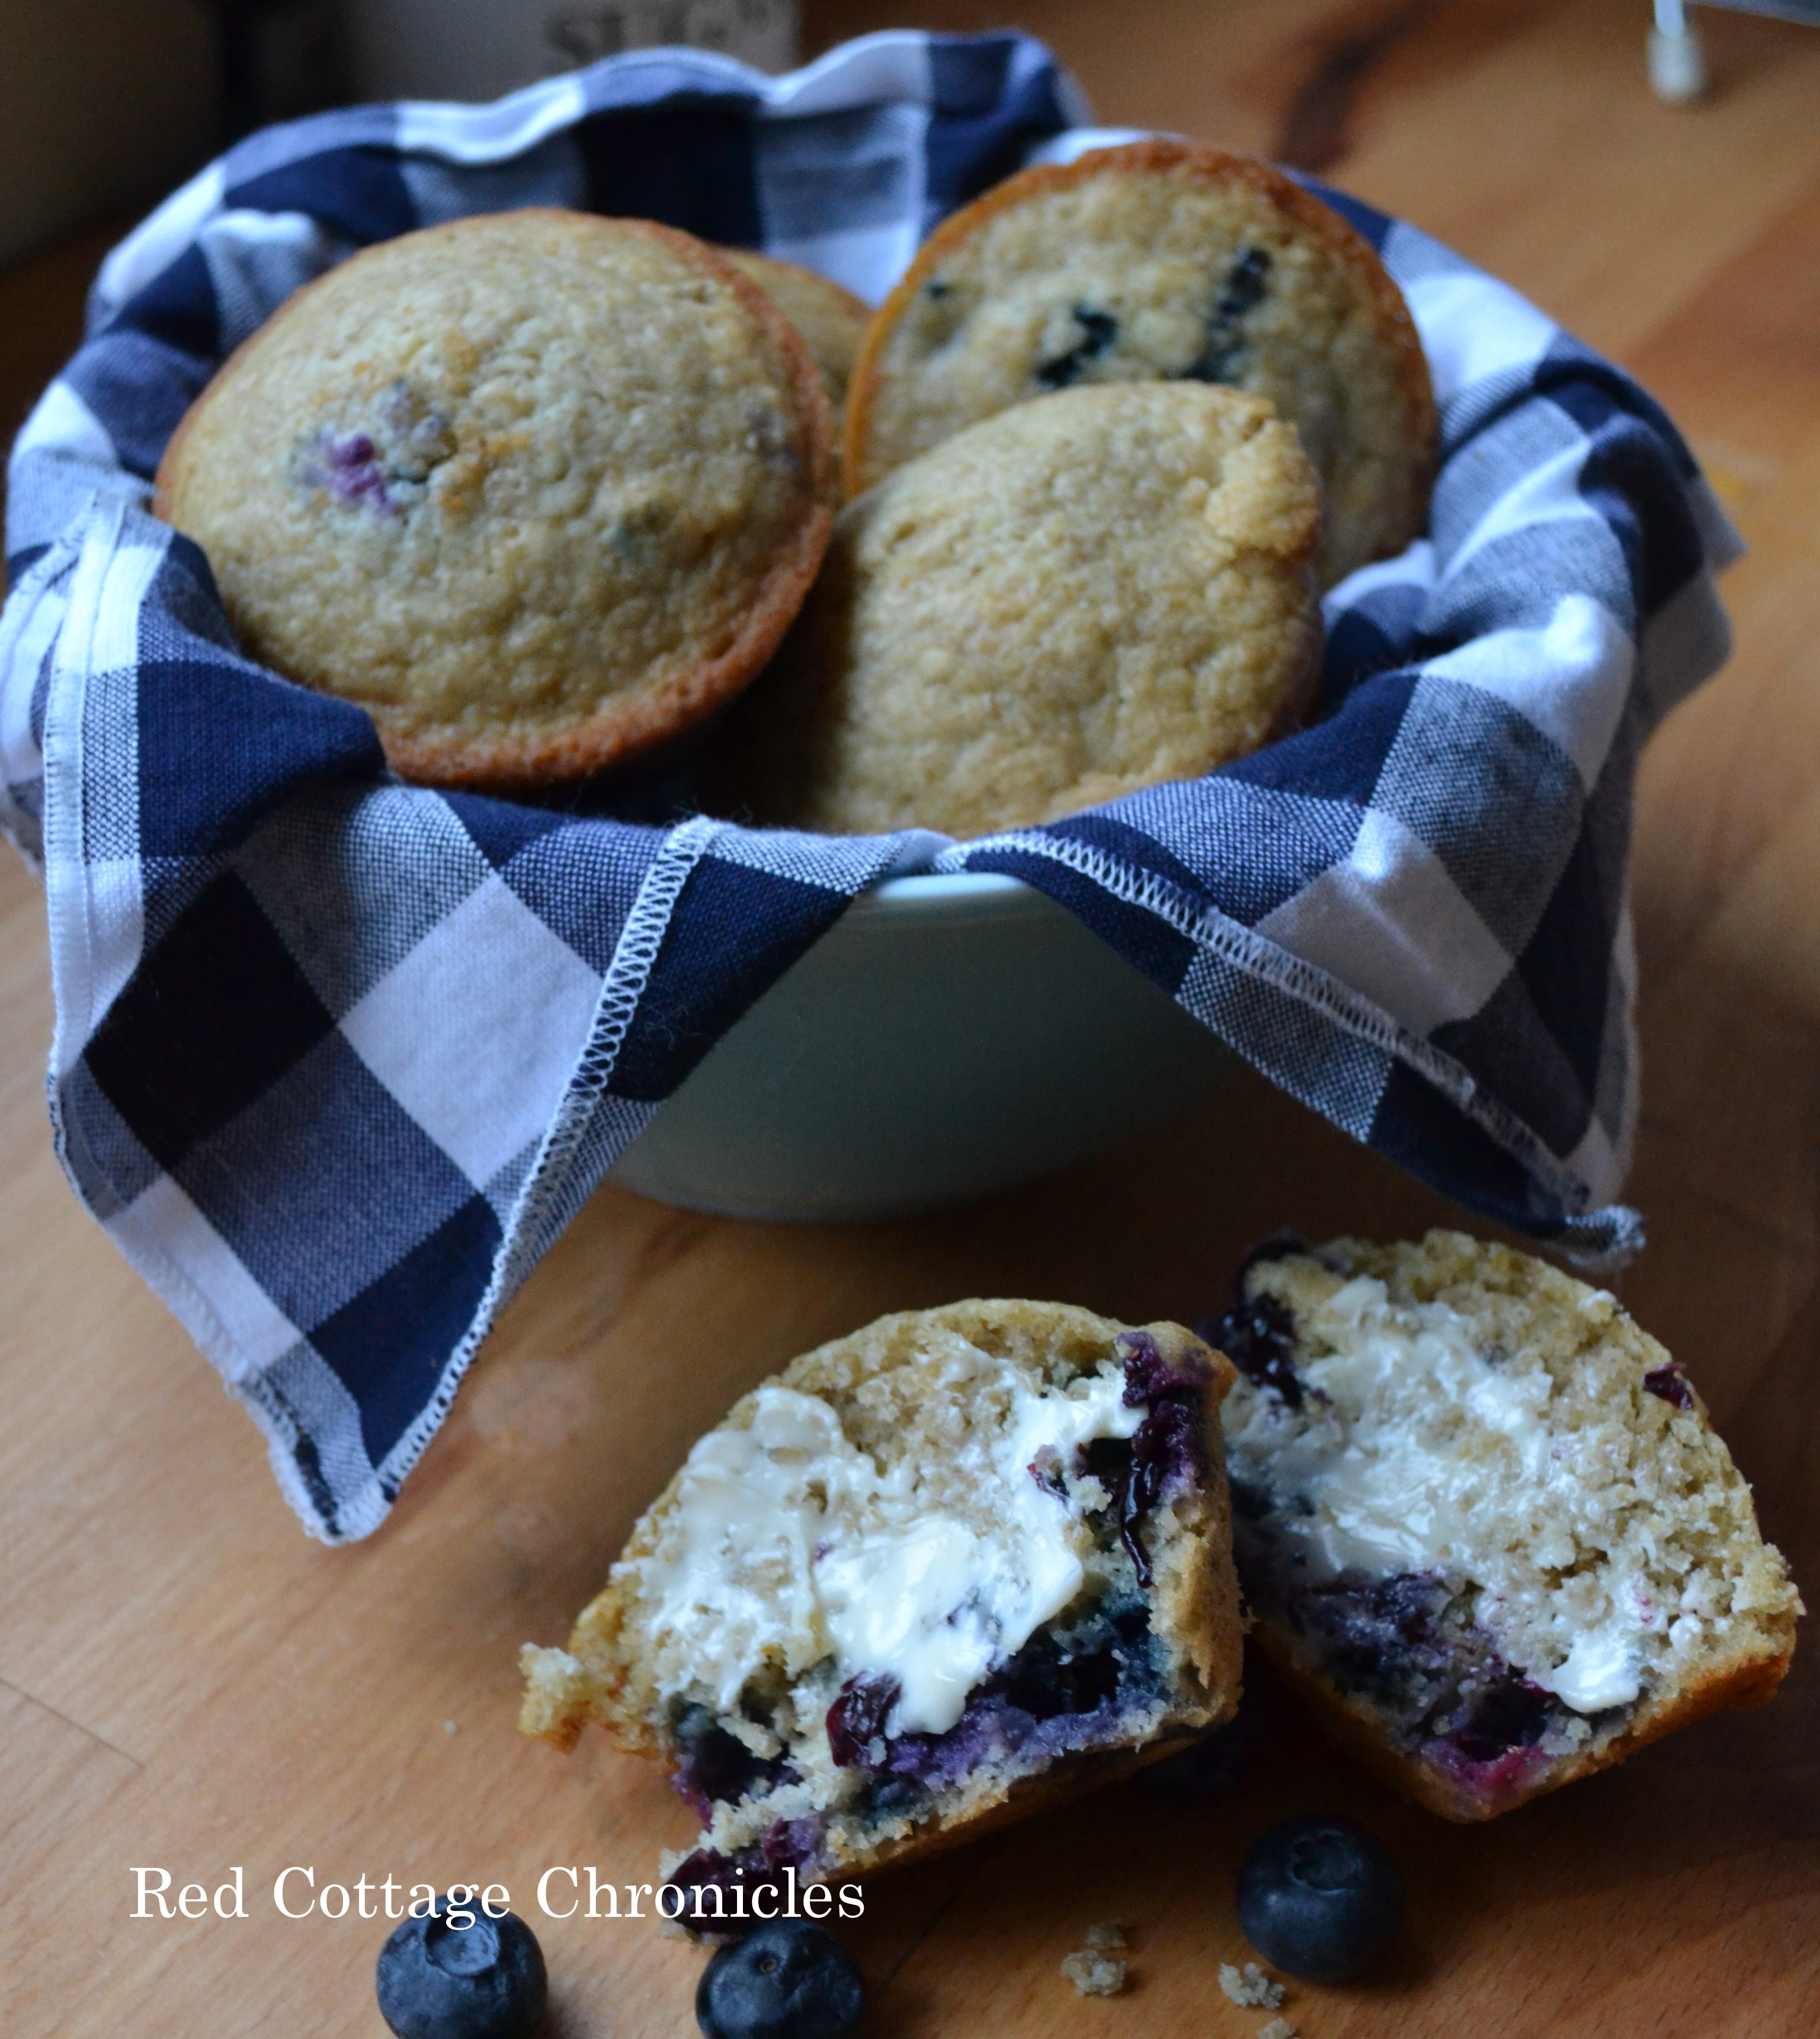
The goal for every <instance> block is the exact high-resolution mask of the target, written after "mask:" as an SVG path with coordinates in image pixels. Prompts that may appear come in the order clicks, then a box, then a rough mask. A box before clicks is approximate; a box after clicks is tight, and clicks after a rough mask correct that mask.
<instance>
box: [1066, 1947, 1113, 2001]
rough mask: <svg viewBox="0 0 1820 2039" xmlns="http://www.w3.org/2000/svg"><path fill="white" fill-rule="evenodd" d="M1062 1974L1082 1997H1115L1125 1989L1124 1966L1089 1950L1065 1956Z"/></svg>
mask: <svg viewBox="0 0 1820 2039" xmlns="http://www.w3.org/2000/svg"><path fill="white" fill-rule="evenodd" d="M1062 1973H1063V1974H1064V1975H1065V1976H1067V1978H1068V1980H1070V1982H1071V1983H1073V1985H1074V1987H1075V1989H1076V1990H1077V1992H1079V1994H1080V1995H1082V1996H1116V1995H1118V1994H1119V1991H1120V1990H1122V1989H1123V1988H1124V1987H1125V1964H1124V1963H1123V1961H1108V1959H1107V1958H1106V1957H1105V1956H1104V1954H1096V1953H1095V1952H1094V1951H1093V1950H1092V1949H1091V1948H1088V1949H1085V1950H1083V1951H1082V1952H1081V1953H1080V1954H1069V1955H1067V1956H1066V1957H1064V1959H1063V1961H1062Z"/></svg>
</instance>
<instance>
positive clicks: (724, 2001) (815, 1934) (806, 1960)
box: [695, 1919, 866, 2039]
mask: <svg viewBox="0 0 1820 2039" xmlns="http://www.w3.org/2000/svg"><path fill="white" fill-rule="evenodd" d="M865 2007H866V1986H865V1984H864V1982H862V1981H861V1979H860V1969H859V1964H858V1963H857V1961H855V1960H854V1959H853V1956H852V1955H851V1954H849V1953H848V1952H847V1950H846V1949H845V1947H843V1946H842V1945H841V1943H840V1942H839V1941H838V1940H837V1939H836V1938H834V1935H833V1934H832V1933H830V1932H828V1931H826V1929H825V1928H823V1927H820V1926H818V1925H815V1923H812V1921H811V1920H809V1919H772V1920H771V1921H770V1922H769V1923H768V1924H766V1925H763V1926H761V1927H759V1928H758V1931H756V1932H755V1933H752V1934H749V1935H747V1938H744V1939H743V1940H739V1941H736V1942H735V1943H734V1944H733V1945H732V1946H728V1947H723V1948H722V1949H721V1950H720V1953H719V1954H716V1956H715V1957H714V1958H713V1960H712V1961H710V1962H709V1964H708V1965H707V1967H706V1968H705V1969H704V1970H703V1971H702V1975H701V1987H700V1988H698V1989H697V1991H696V1992H695V2022H696V2023H697V2025H699V2026H701V2030H702V2031H703V2033H705V2035H706V2039H840V2035H841V2034H842V2033H843V2032H848V2031H850V2030H852V2029H853V2026H855V2025H857V2023H858V2022H859V2018H860V2013H861V2011H864V2009H865Z"/></svg>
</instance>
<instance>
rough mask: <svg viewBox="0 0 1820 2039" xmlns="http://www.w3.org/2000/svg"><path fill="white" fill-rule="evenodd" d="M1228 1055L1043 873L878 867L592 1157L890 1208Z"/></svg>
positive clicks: (701, 1189)
mask: <svg viewBox="0 0 1820 2039" xmlns="http://www.w3.org/2000/svg"><path fill="white" fill-rule="evenodd" d="M1232 1067H1233V1061H1232V1057H1231V1056H1230V1054H1229V1052H1228V1051H1227V1050H1225V1049H1224V1048H1222V1046H1220V1045H1219V1043H1218V1042H1217V1041H1216V1040H1215V1039H1214V1037H1213V1036H1212V1035H1210V1034H1209V1033H1208V1032H1207V1031H1206V1028H1205V1027H1202V1026H1200V1025H1199V1023H1197V1022H1195V1020H1191V1019H1190V1018H1189V1017H1188V1016H1187V1014H1186V1013H1185V1012H1183V1011H1182V1010H1181V1008H1180V1007H1179V1006H1178V1005H1176V1004H1175V1003H1174V1002H1173V1001H1172V1000H1171V999H1169V998H1168V997H1165V995H1164V994H1163V993H1161V992H1160V991H1159V990H1157V989H1156V987H1155V986H1154V985H1152V984H1151V983H1149V981H1148V980H1147V979H1146V978H1142V977H1141V976H1139V975H1138V973H1137V972H1136V971H1135V970H1133V969H1131V968H1130V966H1129V965H1128V964H1127V963H1123V962H1122V961H1121V960H1120V959H1119V957H1118V956H1117V955H1115V954H1114V953H1113V951H1111V949H1109V948H1108V947H1107V946H1106V944H1104V942H1102V941H1100V940H1099V939H1098V938H1097V936H1094V935H1092V934H1089V932H1088V931H1087V930H1086V928H1084V927H1082V926H1081V924H1080V922H1079V921H1077V920H1076V919H1075V918H1074V917H1073V915H1072V914H1070V913H1068V912H1066V910H1065V909H1063V908H1062V907H1060V906H1057V905H1056V904H1055V903H1054V901H1053V900H1051V899H1049V898H1046V897H1045V896H1044V895H1043V894H1042V893H1040V892H1037V891H1035V890H1032V888H1031V887H1028V886H1027V885H1023V884H1020V883H1019V882H1018V881H1017V880H1016V879H1013V878H1001V877H994V876H985V875H982V876H973V875H963V876H957V877H946V878H897V879H891V880H890V881H888V882H887V883H885V884H883V885H881V886H880V887H877V889H876V890H874V891H872V892H869V893H868V894H866V895H865V896H864V898H861V899H859V900H857V901H856V902H854V904H853V906H851V907H850V908H849V909H848V911H847V912H846V913H845V915H844V916H843V917H842V919H841V920H840V921H839V922H838V924H837V925H835V926H834V928H833V929H831V930H830V932H829V933H828V934H827V935H826V936H824V937H823V940H821V941H819V942H818V943H817V944H816V945H815V947H814V948H812V949H811V951H809V953H808V954H807V955H805V956H804V958H803V959H802V960H801V962H800V963H796V965H794V966H792V968H791V969H790V970H788V971H787V972H786V973H785V975H784V976H783V977H782V978H780V979H779V980H778V982H777V983H776V984H775V985H773V986H772V988H771V989H770V990H769V991H768V992H767V993H766V994H765V996H764V997H762V998H761V999H760V1000H759V1001H758V1003H757V1004H755V1005H754V1007H753V1008H752V1009H751V1010H750V1012H748V1013H747V1015H746V1016H745V1017H744V1018H743V1020H740V1021H739V1023H738V1024H737V1025H736V1026H735V1027H733V1028H732V1029H731V1031H729V1032H728V1034H727V1035H726V1036H725V1037H724V1038H723V1039H722V1040H721V1041H720V1042H718V1043H716V1046H714V1048H713V1049H712V1050H710V1052H709V1054H708V1055H707V1057H705V1059H704V1061H702V1062H701V1065H700V1066H699V1067H698V1068H697V1069H696V1071H695V1072H694V1073H693V1075H692V1076H690V1077H689V1079H688V1080H687V1081H686V1082H685V1083H684V1084H682V1086H681V1088H679V1089H678V1091H677V1092H676V1095H674V1097H673V1098H672V1099H671V1100H670V1102H669V1103H667V1104H666V1105H665V1106H664V1107H663V1109H662V1111H659V1113H658V1114H657V1116H656V1118H655V1119H654V1120H653V1121H652V1123H651V1125H650V1126H648V1127H647V1129H646V1130H645V1131H644V1133H642V1134H641V1135H640V1137H639V1138H638V1139H637V1140H636V1141H634V1142H633V1145H632V1146H630V1147H629V1148H628V1149H627V1150H626V1152H625V1153H624V1154H623V1155H622V1156H621V1157H620V1160H619V1161H618V1163H617V1165H616V1166H615V1167H614V1170H613V1172H612V1176H611V1178H610V1179H612V1180H613V1181H614V1182H617V1183H623V1184H624V1185H625V1187H627V1188H628V1189H632V1190H637V1191H639V1192H640V1194H643V1195H645V1196H648V1197H655V1198H659V1199H660V1200H661V1201H662V1202H665V1203H672V1204H685V1205H687V1206H690V1207H691V1208H693V1209H697V1210H708V1211H720V1212H724V1213H728V1214H729V1215H731V1216H735V1217H758V1218H792V1219H809V1220H823V1219H830V1218H881V1217H899V1216H902V1215H903V1214H905V1213H908V1212H912V1211H921V1210H929V1209H934V1208H936V1207H937V1206H940V1205H943V1204H950V1203H959V1202H965V1201H967V1200H968V1199H971V1198H978V1197H984V1196H988V1195H990V1194H992V1193H993V1192H994V1190H1002V1189H1007V1188H1009V1187H1010V1186H1011V1185H1012V1184H1013V1183H1020V1182H1024V1181H1026V1180H1028V1179H1029V1178H1030V1177H1032V1176H1034V1175H1044V1174H1047V1172H1048V1171H1050V1170H1051V1169H1054V1168H1061V1167H1062V1165H1063V1164H1066V1163H1067V1162H1070V1161H1073V1160H1078V1159H1079V1158H1080V1157H1081V1156H1083V1155H1086V1154H1090V1153H1092V1152H1094V1151H1096V1149H1100V1148H1102V1147H1105V1146H1108V1145H1111V1143H1112V1142H1113V1141H1116V1140H1119V1139H1120V1138H1122V1137H1124V1136H1125V1135H1127V1134H1128V1133H1135V1132H1137V1131H1139V1130H1142V1128H1143V1127H1144V1126H1147V1125H1149V1124H1151V1123H1153V1122H1155V1121H1156V1120H1157V1119H1159V1118H1163V1117H1165V1116H1166V1115H1167V1114H1169V1113H1171V1112H1172V1111H1180V1110H1181V1109H1183V1108H1184V1107H1187V1106H1188V1105H1190V1104H1192V1103H1195V1102H1197V1101H1198V1100H1199V1099H1203V1098H1204V1097H1205V1096H1206V1095H1207V1093H1208V1092H1210V1090H1211V1089H1213V1088H1214V1087H1216V1086H1217V1085H1218V1084H1220V1083H1221V1082H1222V1080H1224V1079H1225V1077H1226V1076H1227V1075H1228V1074H1229V1073H1230V1071H1231V1069H1232Z"/></svg>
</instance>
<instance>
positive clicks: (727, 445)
mask: <svg viewBox="0 0 1820 2039" xmlns="http://www.w3.org/2000/svg"><path fill="white" fill-rule="evenodd" d="M832 441H833V424H832V419H831V414H830V409H829V404H828V400H827V397H826V393H825V391H824V388H823V378H822V376H821V374H820V371H819V370H818V369H817V367H816V366H815V363H814V361H813V360H812V359H811V358H810V355H809V354H808V351H807V348H806V347H805V346H804V343H803V341H802V340H801V339H800V336H798V334H797V333H796V331H795V329H794V328H792V326H791V325H790V324H789V323H788V321H787V320H786V319H785V318H784V317H782V316H781V313H779V312H778V311H777V309H776V308H775V306H773V304H772V303H771V302H770V300H769V298H767V297H766V295H765V294H764V293H763V292H762V291H761V290H758V289H756V288H754V286H753V285H752V284H750V283H748V282H747V279H745V278H744V277H743V276H741V275H739V274H738V273H737V271H735V270H734V269H733V268H731V266H730V265H729V264H728V263H726V262H725V261H724V260H723V259H722V258H721V257H720V256H719V255H718V254H716V253H715V252H714V251H713V250H712V249H709V248H708V247H707V246H705V245H704V244H703V243H701V242H700V241H696V240H694V239H693V238H692V237H690V236H689V235H687V234H681V233H678V232H676V231H674V230H671V229H669V228H667V227H663V226H655V225H653V224H652V223H651V222H647V221H641V220H610V219H598V218H591V217H587V216H585V215H580V214H576V213H568V212H562V211H545V210H532V211H519V212H512V213H500V214H492V215H483V216H481V217H477V218H469V219H463V220H458V221H455V222H451V223H450V224H448V225H446V226H435V227H431V228H428V229H427V230H424V231H423V232H420V233H416V234H406V235H404V236H403V237H401V238H399V239H397V240H395V241H386V242H383V243H382V244H380V245H377V246H375V247H373V248H370V249H366V250H365V251H363V253H360V254H359V255H356V256H354V257H353V258H352V259H351V260H349V261H348V262H346V263H344V264H342V265H341V266H340V268H336V269H333V270H332V271H329V274H328V275H325V276H324V277H322V278H321V279H318V280H317V282H316V283H313V284H311V285H310V287H308V288H307V289H306V290H302V291H300V292H298V294H297V295H296V296H295V297H294V298H291V300H290V301H289V302H287V304H286V305H285V306H283V308H282V309H281V310H280V311H279V313H278V314H277V315H276V316H275V317H273V318H272V320H271V321H268V323H267V325H265V326H264V327H263V328H261V329H260V331H259V332H256V334H255V335H254V336H253V338H252V339H251V340H249V341H248V342H247V343H246V344H245V346H244V347H241V349H240V350H239V351H237V353H236V354H235V355H234V356H233V357H232V359H230V361H229V362H228V363H226V366H224V367H223V368H222V370H221V372H220V373H219V374H218V375H217V376H216V377H215V379H214V380H213V381H212V382H211V383H210V384H209V385H208V387H207V389H205V390H204V391H203V394H202V396H201V397H199V399H198V400H197V401H196V404H195V405H194V406H193V407H192V409H191V411H190V412H189V414H188V416H187V417H186V418H185V420H184V423H183V424H182V425H181V427H180V428H179V431H178V432H177V435H176V437H175V438H174V439H173V441H172V442H171V445H170V446H169V450H168V451H167V452H166V454H165V459H164V461H163V464H162V465H161V468H160V469H159V473H158V492H157V497H156V501H155V504H154V507H155V508H156V510H157V511H158V514H160V515H161V516H162V517H164V518H166V519H168V520H169V522H172V523H173V524H175V525H176V526H177V528H178V529H179V530H181V531H183V532H184V533H186V534H187V535H188V536H189V537H192V538H193V539H195V540H196V541H197V543H198V544H199V545H201V546H202V548H203V551H204V552H206V553H207V556H208V559H209V563H210V565H211V567H212V568H213V569H214V571H215V579H216V582H217V584H218V587H219V589H220V592H221V595H222V602H223V604H224V605H225V606H226V610H227V613H228V617H229V618H230V621H231V622H232V624H233V625H234V629H235V631H236V632H237V634H238V636H239V637H240V640H241V644H242V645H243V646H244V647H245V650H246V651H248V652H249V654H250V655H252V656H253V657H255V658H257V659H261V660H263V661H264V662H265V663H268V664H270V665H271V666H273V667H274V668H275V670H278V671H279V672H280V673H282V674H285V675H286V676H287V678H291V679H294V680H297V681H300V682H302V683H303V684H304V685H308V686H312V687H317V688H320V689H323V690H324V691H325V692H328V693H334V694H337V695H340V696H341V697H344V699H347V700H349V701H355V702H357V703H358V704H359V705H360V706H361V707H363V708H366V709H367V710H368V711H369V712H370V713H371V715H372V716H373V718H374V722H375V723H377V725H378V731H379V735H380V739H381V741H382V743H383V744H384V746H385V749H386V756H387V758H388V759H389V761H390V762H391V763H392V764H393V766H394V767H395V768H396V769H397V770H398V771H399V772H400V773H402V774H403V775H404V776H405V777H407V778H412V779H416V780H424V781H427V782H429V783H431V784H450V785H470V786H478V787H482V788H492V789H496V790H500V791H506V792H510V791H515V790H529V789H533V788H537V787H538V786H541V785H544V784H549V783H551V782H560V781H564V780H574V779H577V778H580V777H583V776H587V775H588V774H591V773H595V772H597V771H598V770H600V769H602V768H603V767H606V766H608V765H613V764H614V763H616V762H617V761H619V760H621V759H622V758H629V757H631V756H633V755H635V754H637V753H639V752H640V751H642V750H647V749H648V748H649V747H650V746H652V745H653V744H655V743H656V742H659V741H661V740H662V739H665V738H667V737H669V736H671V735H675V734H676V733H678V732H679V731H682V729H684V728H686V727H688V726H689V725H690V724H691V723H694V722H696V721H697V720H700V719H701V717H702V716H705V715H706V714H707V713H708V712H709V711H711V710H712V709H713V708H716V706H717V705H719V704H720V703H721V702H722V701H725V700H726V699H727V698H728V697H730V696H731V695H732V694H734V693H736V692H737V691H738V690H739V689H740V688H741V687H742V686H743V685H745V683H746V682H747V680H749V679H750V678H751V677H752V675H753V674H754V673H756V672H757V671H758V669H759V667H760V666H762V665H763V663H765V661H766V659H768V658H769V655H770V654H771V652H772V651H773V648H774V647H776V645H777V642H778V640H780V639H781V636H783V634H784V632H785V629H786V628H788V625H789V623H790V621H791V619H792V617H793V616H794V615H795V614H796V610H797V609H798V607H799V606H800V604H801V602H802V600H803V598H804V594H806V593H807V590H808V587H809V585H810V583H811V581H812V580H813V579H814V578H815V571H816V569H817V568H818V567H819V565H820V564H821V560H822V556H823V552H824V551H825V549H826V545H827V541H828V534H829V530H830V522H831V518H832V498H833V494H834V473H833V451H832Z"/></svg>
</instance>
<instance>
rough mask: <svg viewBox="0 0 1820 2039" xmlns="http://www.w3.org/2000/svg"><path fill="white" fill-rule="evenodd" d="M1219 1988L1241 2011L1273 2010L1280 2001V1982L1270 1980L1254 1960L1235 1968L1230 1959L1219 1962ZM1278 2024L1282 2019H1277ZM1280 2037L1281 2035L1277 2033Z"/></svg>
mask: <svg viewBox="0 0 1820 2039" xmlns="http://www.w3.org/2000/svg"><path fill="white" fill-rule="evenodd" d="M1220 1988H1221V1989H1222V1991H1223V1992H1225V1997H1226V1999H1227V2001H1228V2002H1229V2003H1236V2004H1237V2006H1238V2007H1239V2008H1240V2009H1241V2011H1275V2009H1276V2007H1277V2006H1278V2005H1279V2003H1282V1995H1283V1990H1282V1984H1281V1983H1280V1982H1272V1981H1271V1979H1270V1977H1269V1976H1267V1975H1266V1974H1265V1973H1264V1972H1263V1969H1260V1967H1259V1966H1258V1965H1257V1963H1256V1961H1247V1962H1246V1963H1245V1965H1244V1967H1243V1968H1241V1969H1236V1968H1234V1967H1233V1965H1232V1963H1231V1962H1230V1961H1222V1962H1221V1964H1220ZM1278 2022H1279V2024H1280V2023H1281V2022H1282V2021H1281V2020H1280V2019H1279V2021H1278ZM1278 2039H1281V2035H1280V2034H1279V2035H1278Z"/></svg>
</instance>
